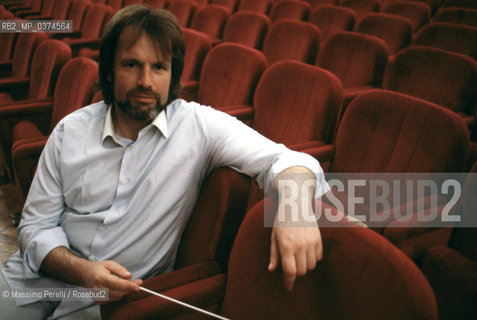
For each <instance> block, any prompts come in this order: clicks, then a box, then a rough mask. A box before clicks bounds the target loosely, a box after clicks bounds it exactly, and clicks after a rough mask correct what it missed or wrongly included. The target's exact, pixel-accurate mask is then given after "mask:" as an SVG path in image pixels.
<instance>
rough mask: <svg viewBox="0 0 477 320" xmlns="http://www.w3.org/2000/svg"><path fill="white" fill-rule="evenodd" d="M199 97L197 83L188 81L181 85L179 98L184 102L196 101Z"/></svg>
mask: <svg viewBox="0 0 477 320" xmlns="http://www.w3.org/2000/svg"><path fill="white" fill-rule="evenodd" d="M198 95H199V81H189V82H187V83H184V84H182V92H181V98H182V99H184V100H186V101H197V99H198Z"/></svg>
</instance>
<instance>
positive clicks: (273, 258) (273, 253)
mask: <svg viewBox="0 0 477 320" xmlns="http://www.w3.org/2000/svg"><path fill="white" fill-rule="evenodd" d="M278 258H279V254H278V247H277V240H276V237H275V232H274V231H272V237H271V247H270V263H269V264H268V271H273V270H275V269H276V268H277V265H278Z"/></svg>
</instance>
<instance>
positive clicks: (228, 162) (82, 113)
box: [3, 100, 328, 317]
mask: <svg viewBox="0 0 477 320" xmlns="http://www.w3.org/2000/svg"><path fill="white" fill-rule="evenodd" d="M220 166H230V167H233V168H235V169H236V170H238V171H239V172H242V173H245V174H247V175H249V176H251V177H254V178H256V180H257V182H258V184H259V185H260V186H262V187H263V188H265V191H266V192H267V191H271V189H272V188H273V184H274V180H275V177H276V176H277V175H278V173H280V172H281V171H283V170H284V169H287V168H289V167H292V166H305V167H307V168H309V169H310V170H312V171H313V172H314V173H315V175H316V178H317V187H316V196H317V197H319V196H321V195H322V194H323V193H325V192H326V191H328V185H327V183H326V182H325V180H324V176H323V171H322V170H321V168H320V165H319V164H318V162H317V161H316V160H315V159H314V158H312V157H311V156H309V155H306V154H303V153H298V152H295V151H291V150H289V149H287V148H286V147H285V146H283V145H281V144H276V143H274V142H272V141H270V140H269V139H267V138H265V137H263V136H262V135H260V134H259V133H257V132H256V131H254V130H253V129H251V128H250V127H248V126H246V125H244V124H243V123H242V122H240V121H238V120H236V119H235V118H233V117H231V116H229V115H227V114H225V113H222V112H220V111H217V110H215V109H213V108H210V107H205V106H201V105H199V104H196V103H188V102H185V101H184V100H175V101H173V102H172V103H171V104H170V105H169V106H168V107H167V109H166V111H163V112H161V113H160V114H159V115H158V116H157V117H156V118H155V119H154V121H153V122H152V123H151V124H150V125H149V126H147V127H145V128H143V129H142V130H141V131H140V132H139V135H138V137H137V139H136V140H135V141H133V140H130V139H126V138H122V137H120V136H118V135H117V134H115V132H114V128H113V124H112V119H111V108H109V106H108V105H106V104H105V103H104V102H99V103H96V104H93V105H90V106H87V107H84V108H82V109H80V110H78V111H76V112H74V113H72V114H70V115H68V116H67V117H65V118H64V119H63V120H62V121H60V123H59V124H58V125H57V127H56V128H55V129H54V131H53V133H52V134H51V135H50V138H49V140H48V142H47V144H46V146H45V148H44V150H43V153H42V155H41V157H40V161H39V164H38V170H37V172H36V174H35V177H34V179H33V182H32V185H31V188H30V192H29V194H28V197H27V200H26V203H25V207H24V209H23V213H22V220H21V224H20V226H19V228H18V237H19V243H20V251H19V252H16V253H15V254H14V255H13V256H12V257H11V258H10V259H9V260H8V261H7V262H6V264H5V267H4V269H3V273H4V275H5V278H6V279H7V281H8V283H9V285H10V287H12V288H29V287H40V288H56V287H65V286H69V285H68V284H65V283H62V282H60V281H56V280H53V279H50V278H46V277H42V276H41V275H40V274H39V268H40V265H41V263H42V261H43V259H44V258H45V257H46V255H47V254H48V253H49V252H50V251H51V250H53V249H54V248H56V247H59V246H65V247H68V248H70V250H72V251H73V252H74V253H76V254H78V255H79V256H81V257H84V258H86V259H89V260H114V261H116V262H117V263H119V264H121V265H123V266H124V267H125V268H126V269H128V270H129V271H130V272H131V273H132V274H133V278H142V279H145V278H149V277H152V276H154V275H157V274H160V273H164V272H168V271H171V270H172V269H173V266H174V261H175V257H176V251H177V248H178V244H179V241H180V238H181V235H182V232H183V230H184V228H185V226H186V223H187V221H188V219H189V216H190V214H191V212H192V210H193V207H194V205H195V203H196V200H197V196H198V193H199V188H200V186H201V183H202V181H203V179H204V178H205V177H206V176H207V175H208V174H209V173H210V172H211V171H212V170H213V169H214V168H217V167H220ZM33 301H35V299H17V304H18V305H22V304H26V303H31V302H33ZM92 303H93V302H92V301H85V302H82V303H79V302H78V301H74V302H71V301H63V302H62V303H61V304H60V306H59V307H58V308H57V310H56V311H55V314H54V317H56V316H61V315H63V314H66V313H69V312H72V311H74V310H77V309H80V308H82V307H84V306H85V305H88V304H92Z"/></svg>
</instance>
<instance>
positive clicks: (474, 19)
mask: <svg viewBox="0 0 477 320" xmlns="http://www.w3.org/2000/svg"><path fill="white" fill-rule="evenodd" d="M432 21H433V22H449V23H453V24H463V25H468V26H471V27H477V9H475V10H472V9H465V8H441V9H440V10H439V11H437V12H436V14H435V15H434V17H433V19H432Z"/></svg>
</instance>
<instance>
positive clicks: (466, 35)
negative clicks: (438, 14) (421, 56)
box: [413, 22, 477, 59]
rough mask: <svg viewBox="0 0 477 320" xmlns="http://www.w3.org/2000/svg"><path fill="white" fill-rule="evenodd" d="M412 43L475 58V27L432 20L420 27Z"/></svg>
mask: <svg viewBox="0 0 477 320" xmlns="http://www.w3.org/2000/svg"><path fill="white" fill-rule="evenodd" d="M413 43H414V44H416V45H421V46H429V47H434V48H440V49H443V50H448V51H452V52H457V53H461V54H465V55H467V56H469V57H472V58H474V59H477V28H473V27H468V26H464V25H455V24H452V23H445V22H434V23H430V24H427V25H425V26H424V27H422V28H421V30H419V32H418V33H417V34H416V37H415V39H414V42H413Z"/></svg>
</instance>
